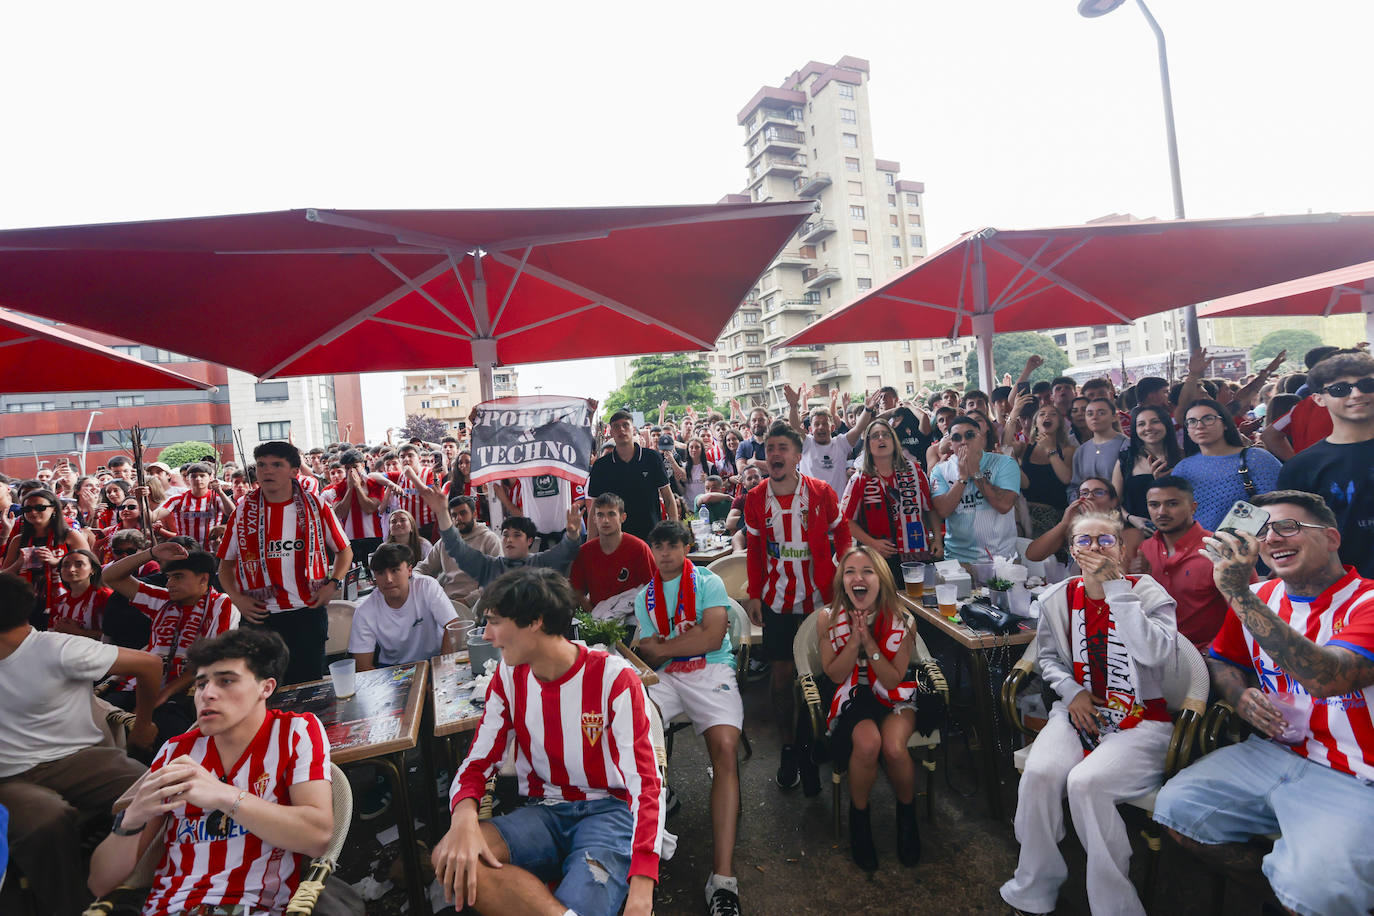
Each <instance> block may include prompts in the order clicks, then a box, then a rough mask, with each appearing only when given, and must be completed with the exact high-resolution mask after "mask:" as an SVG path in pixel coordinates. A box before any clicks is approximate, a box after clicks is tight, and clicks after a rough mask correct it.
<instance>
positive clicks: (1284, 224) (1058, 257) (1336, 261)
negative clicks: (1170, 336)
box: [780, 213, 1374, 346]
mask: <svg viewBox="0 0 1374 916" xmlns="http://www.w3.org/2000/svg"><path fill="white" fill-rule="evenodd" d="M1371 256H1374V214H1369V213H1357V214H1341V213H1328V214H1315V215H1307V216H1260V217H1252V218H1247V219H1213V220H1167V221H1166V220H1160V221H1137V222H1126V223H1090V224H1086V225H1082V226H1065V227H1060V228H1052V229H1028V230H1011V231H1003V230H999V229H991V228H988V229H982V230H979V231H978V232H971V233H968V234H966V235H964V236H962V237H960V238H959V239H958V240H957V241H955V242H954V243H952V244H950V245H948V246H946V247H945V248H942V249H941V250H940V251H937V252H936V253H935V254H933V255H931V256H930V257H928V258H925V259H924V260H923V261H921V262H920V263H918V264H916V265H914V266H912V267H911V268H909V269H907V270H906V271H904V272H903V273H901V274H898V275H897V276H896V277H894V278H893V279H891V280H889V281H888V282H886V283H884V284H883V285H882V286H880V287H878V288H877V289H874V290H873V291H872V292H869V293H865V294H864V295H863V296H862V297H861V298H859V299H856V300H854V301H853V302H851V303H849V304H848V305H845V306H843V307H842V308H839V309H836V310H835V311H834V312H832V313H830V314H829V315H828V316H826V317H825V318H824V319H822V320H821V321H818V322H816V323H815V324H813V325H811V326H810V327H808V328H806V329H805V330H803V331H802V332H800V333H798V334H796V335H794V336H792V337H791V338H789V339H787V340H785V341H783V342H782V344H780V346H800V345H807V344H821V343H845V342H853V341H869V340H907V339H921V338H929V337H952V336H967V335H971V334H975V333H983V334H991V333H993V332H997V331H1036V330H1042V329H1045V328H1060V327H1070V326H1074V325H1095V324H1119V323H1124V322H1129V321H1132V320H1134V319H1136V318H1142V317H1144V316H1146V315H1153V314H1155V313H1157V312H1162V311H1166V310H1168V309H1173V308H1179V307H1181V306H1185V305H1193V304H1196V303H1200V302H1206V301H1208V300H1210V299H1215V298H1218V297H1220V296H1226V295H1229V294H1231V293H1236V292H1239V291H1240V290H1244V289H1250V288H1253V287H1255V286H1260V285H1265V284H1270V283H1277V282H1279V281H1283V280H1291V279H1292V278H1294V277H1301V276H1305V275H1308V274H1311V273H1313V272H1315V271H1322V270H1330V269H1332V268H1335V267H1339V266H1343V265H1346V264H1351V263H1354V262H1356V261H1366V260H1368V259H1369V258H1370V257H1371ZM975 315H978V316H983V317H981V319H980V320H979V321H978V322H975V321H974V320H973V316H975ZM975 325H977V326H975Z"/></svg>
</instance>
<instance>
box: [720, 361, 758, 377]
mask: <svg viewBox="0 0 1374 916" xmlns="http://www.w3.org/2000/svg"><path fill="white" fill-rule="evenodd" d="M762 370H763V361H762V360H760V361H759V364H758V365H756V366H749V365H744V366H737V367H735V368H732V369H727V370H726V372H725V377H726V378H739V377H740V376H742V375H750V374H757V373H759V372H761V371H762Z"/></svg>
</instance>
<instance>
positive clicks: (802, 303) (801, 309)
mask: <svg viewBox="0 0 1374 916" xmlns="http://www.w3.org/2000/svg"><path fill="white" fill-rule="evenodd" d="M819 306H820V303H819V302H812V301H811V300H809V299H784V300H782V302H779V303H777V304H776V305H774V306H773V308H772V310H771V311H769V313H768V314H770V315H772V314H773V313H774V312H795V313H798V314H809V313H811V312H814V311H815V310H816V309H817V308H818V307H819Z"/></svg>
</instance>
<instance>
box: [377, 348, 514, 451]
mask: <svg viewBox="0 0 1374 916" xmlns="http://www.w3.org/2000/svg"><path fill="white" fill-rule="evenodd" d="M518 383H519V378H518V374H517V373H516V371H515V370H514V369H512V368H510V367H509V366H497V367H496V369H495V370H494V371H493V372H492V376H491V385H492V393H493V395H495V396H496V397H498V398H502V397H511V396H513V395H516V394H519V393H520V392H519V390H518ZM401 393H402V399H403V400H404V402H405V412H406V416H410V415H411V414H415V413H420V414H424V415H425V416H429V417H436V418H438V419H440V420H442V421H444V425H445V426H447V427H448V428H449V429H451V430H458V431H461V432H466V431H467V427H468V414H470V413H472V408H474V407H476V406H477V405H478V404H479V403H480V402H481V400H482V387H481V382H480V379H479V374H478V372H477V370H476V369H436V370H434V371H433V372H420V373H412V374H410V375H407V376H406V377H405V384H404V386H403V387H402V389H401ZM454 435H457V433H456V432H455V433H454ZM459 438H461V436H460V437H459Z"/></svg>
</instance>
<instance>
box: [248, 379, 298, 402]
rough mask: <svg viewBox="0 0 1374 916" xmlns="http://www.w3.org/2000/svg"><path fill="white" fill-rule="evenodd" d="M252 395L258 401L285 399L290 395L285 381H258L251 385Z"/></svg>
mask: <svg viewBox="0 0 1374 916" xmlns="http://www.w3.org/2000/svg"><path fill="white" fill-rule="evenodd" d="M253 397H254V398H256V399H257V401H258V403H262V402H264V401H285V400H289V399H290V397H291V391H290V390H289V389H288V387H287V384H286V382H258V383H257V384H255V385H254V386H253Z"/></svg>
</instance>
